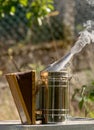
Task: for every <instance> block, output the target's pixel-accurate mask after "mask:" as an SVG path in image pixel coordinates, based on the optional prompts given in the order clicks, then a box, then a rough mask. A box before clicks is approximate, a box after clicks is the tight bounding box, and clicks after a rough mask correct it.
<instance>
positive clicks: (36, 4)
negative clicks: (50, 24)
mask: <svg viewBox="0 0 94 130" xmlns="http://www.w3.org/2000/svg"><path fill="white" fill-rule="evenodd" d="M53 3H54V2H53V0H33V1H31V0H0V5H1V6H0V17H1V18H2V17H4V16H5V15H6V14H8V15H14V14H15V12H16V9H17V6H18V5H19V6H21V7H22V8H25V9H26V18H27V20H28V22H29V25H32V23H37V24H39V25H41V24H42V20H43V18H44V17H45V16H46V15H48V14H49V13H50V12H51V11H53V10H54V6H53Z"/></svg>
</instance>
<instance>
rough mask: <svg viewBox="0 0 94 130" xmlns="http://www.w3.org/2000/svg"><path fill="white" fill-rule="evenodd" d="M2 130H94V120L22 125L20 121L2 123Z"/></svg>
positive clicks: (0, 126) (0, 128) (0, 129)
mask: <svg viewBox="0 0 94 130" xmlns="http://www.w3.org/2000/svg"><path fill="white" fill-rule="evenodd" d="M0 130H94V120H93V119H92V120H83V119H82V120H73V121H65V122H63V123H57V124H45V125H21V124H20V122H19V121H7V122H6V121H4V122H0Z"/></svg>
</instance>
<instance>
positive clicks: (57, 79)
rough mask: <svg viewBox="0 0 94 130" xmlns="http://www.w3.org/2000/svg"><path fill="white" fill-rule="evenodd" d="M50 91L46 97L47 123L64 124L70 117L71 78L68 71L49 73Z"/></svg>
mask: <svg viewBox="0 0 94 130" xmlns="http://www.w3.org/2000/svg"><path fill="white" fill-rule="evenodd" d="M47 78H48V89H47V94H46V95H44V99H45V100H44V104H45V105H44V113H43V114H44V117H45V118H46V123H55V122H63V121H65V120H66V119H67V117H68V115H69V76H68V72H67V71H66V70H64V71H60V72H48V77H47Z"/></svg>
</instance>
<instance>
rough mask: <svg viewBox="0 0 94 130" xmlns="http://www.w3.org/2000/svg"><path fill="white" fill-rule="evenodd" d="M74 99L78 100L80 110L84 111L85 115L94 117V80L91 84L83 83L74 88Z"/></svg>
mask: <svg viewBox="0 0 94 130" xmlns="http://www.w3.org/2000/svg"><path fill="white" fill-rule="evenodd" d="M72 99H73V100H74V99H75V100H76V101H77V102H78V107H79V109H80V110H82V111H84V116H85V117H87V116H89V117H93V118H94V111H93V110H94V81H92V82H91V84H90V85H83V86H82V87H81V88H79V89H78V88H76V89H74V94H73V95H72Z"/></svg>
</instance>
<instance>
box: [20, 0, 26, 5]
mask: <svg viewBox="0 0 94 130" xmlns="http://www.w3.org/2000/svg"><path fill="white" fill-rule="evenodd" d="M19 2H20V4H21V5H22V6H27V5H28V0H19Z"/></svg>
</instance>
